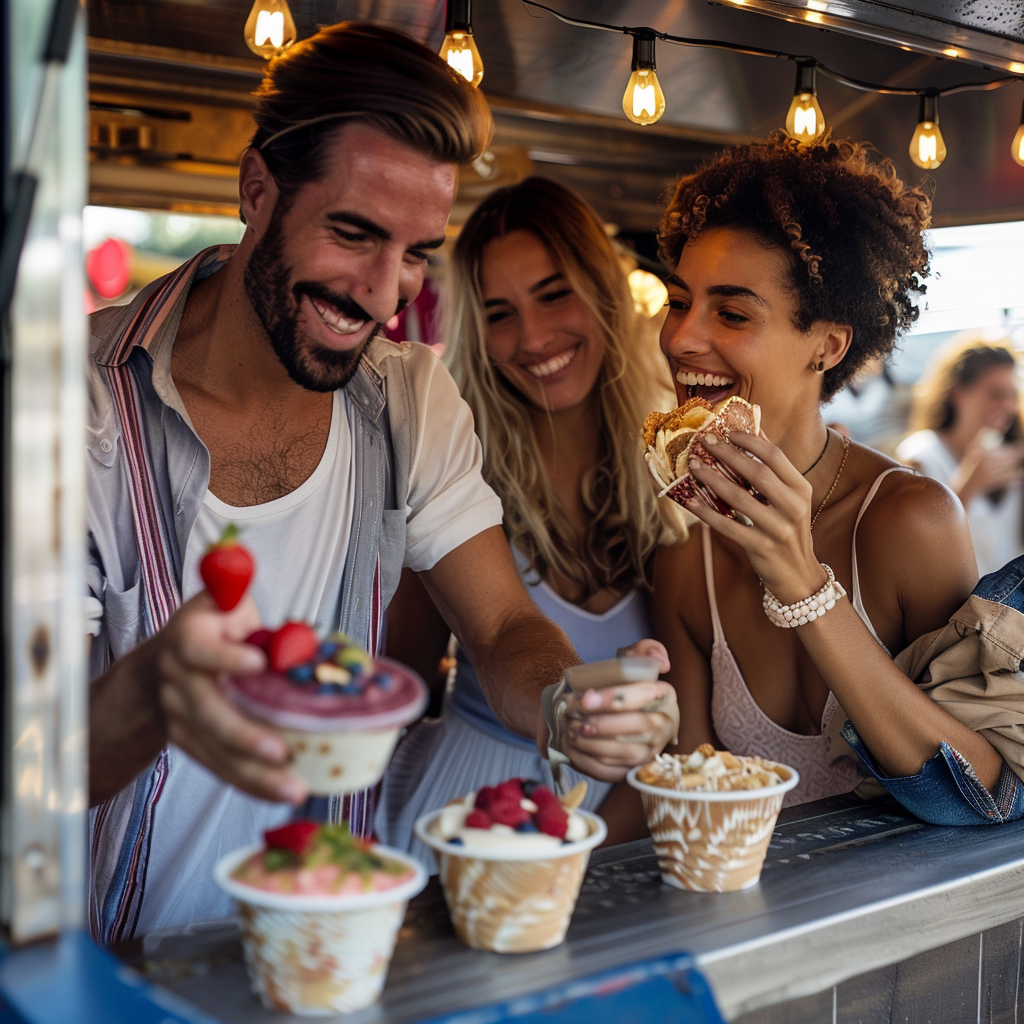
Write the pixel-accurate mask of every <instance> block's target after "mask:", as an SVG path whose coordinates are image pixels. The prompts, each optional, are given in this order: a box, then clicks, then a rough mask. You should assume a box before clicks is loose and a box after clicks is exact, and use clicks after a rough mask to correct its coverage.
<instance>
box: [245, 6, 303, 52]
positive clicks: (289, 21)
mask: <svg viewBox="0 0 1024 1024" xmlns="http://www.w3.org/2000/svg"><path fill="white" fill-rule="evenodd" d="M296 35H297V33H296V31H295V21H294V19H293V18H292V12H291V10H290V9H289V7H288V0H256V2H255V3H254V4H253V5H252V10H251V11H250V12H249V17H248V18H246V20H245V42H246V45H247V46H248V47H249V49H250V50H252V52H253V53H255V54H256V55H257V56H258V57H262V58H263V59H264V60H270V58H271V57H278V56H280V55H281V54H282V53H284V51H285V50H287V49H288V47H289V46H291V45H292V43H294V42H295V38H296Z"/></svg>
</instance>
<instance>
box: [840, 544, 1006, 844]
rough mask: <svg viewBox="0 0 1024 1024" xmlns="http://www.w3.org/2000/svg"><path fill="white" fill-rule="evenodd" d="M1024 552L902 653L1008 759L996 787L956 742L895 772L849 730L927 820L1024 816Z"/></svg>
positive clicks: (933, 692) (887, 782)
mask: <svg viewBox="0 0 1024 1024" xmlns="http://www.w3.org/2000/svg"><path fill="white" fill-rule="evenodd" d="M1022 659H1024V556H1020V557H1019V558H1015V559H1014V560H1013V561H1012V562H1009V563H1008V564H1007V565H1005V566H1004V567H1003V568H1002V569H1000V570H998V571H997V572H994V573H990V574H989V575H987V576H984V577H982V579H981V580H980V582H979V583H978V585H977V586H976V587H975V588H974V591H973V593H972V594H971V596H970V597H969V598H968V599H967V601H966V602H965V603H964V604H963V606H962V607H961V608H960V609H959V610H958V611H957V612H956V614H954V615H953V616H952V617H951V618H950V620H949V623H948V624H947V625H945V626H943V627H942V628H941V629H937V630H935V631H934V632H932V633H927V634H925V635H924V636H922V637H919V638H918V639H917V640H916V641H914V643H912V644H911V645H910V646H909V647H908V648H907V649H906V650H905V651H903V652H902V653H901V654H900V655H899V656H898V657H897V658H896V666H897V667H898V668H899V669H901V670H902V671H903V672H905V673H906V675H908V676H909V677H910V678H911V679H912V680H914V682H916V683H917V684H918V686H920V687H921V689H922V690H924V691H925V692H926V693H927V694H928V695H929V696H930V697H931V698H932V699H933V700H935V701H936V703H938V704H941V705H942V706H943V707H944V708H945V710H946V711H948V712H949V713H950V714H951V715H952V716H953V717H954V718H956V719H957V720H959V721H961V722H963V723H964V724H965V725H968V726H970V728H972V729H974V730H975V731H976V732H978V733H979V734H980V735H982V736H984V737H985V739H987V740H988V741H989V743H991V744H992V746H993V747H995V749H996V750H997V751H998V752H999V753H1000V755H1001V756H1002V758H1003V770H1002V773H1001V775H1000V778H999V783H998V786H997V788H996V791H995V792H994V793H989V791H988V790H987V789H986V788H985V787H984V786H983V785H982V784H981V783H980V782H979V781H978V778H977V776H976V775H975V774H974V770H973V768H972V767H971V765H970V763H969V762H968V761H967V760H966V759H965V758H964V757H963V756H962V755H961V754H960V753H959V752H958V751H957V750H956V749H955V748H953V747H951V746H950V745H949V744H948V743H943V744H942V746H941V747H940V749H939V751H938V753H936V754H935V756H934V757H932V758H931V759H929V760H928V761H926V762H925V764H924V765H923V767H922V769H921V771H920V772H919V773H918V774H917V775H911V776H906V777H903V778H893V777H891V776H889V775H886V773H885V772H884V771H882V769H881V768H880V767H879V766H878V765H877V764H876V763H875V760H874V758H873V757H872V756H871V753H870V751H868V749H867V748H866V747H865V745H864V743H863V741H862V740H861V739H860V737H859V736H858V735H857V731H856V729H854V727H853V725H852V724H851V723H850V722H846V723H845V725H844V726H843V727H842V731H841V735H842V737H843V739H845V740H846V741H847V743H849V745H850V746H851V747H852V748H853V750H854V751H855V752H856V753H857V755H858V756H859V757H860V759H861V761H862V762H863V763H864V765H865V767H866V768H867V770H868V771H869V772H870V774H871V775H872V776H874V778H876V779H877V780H878V781H879V782H880V783H881V784H882V786H883V787H884V788H885V789H886V790H888V792H889V793H890V794H891V795H892V796H894V797H895V798H896V799H897V800H899V802H900V803H902V804H903V805H904V806H905V807H906V808H907V809H908V810H909V811H912V812H913V813H914V814H916V815H917V816H918V817H919V818H922V819H923V820H924V821H930V822H933V823H935V824H940V825H972V824H984V823H989V824H998V823H1000V822H1003V821H1013V820H1015V819H1017V818H1020V817H1022V816H1024V781H1022V780H1024V671H1022V664H1021V663H1022Z"/></svg>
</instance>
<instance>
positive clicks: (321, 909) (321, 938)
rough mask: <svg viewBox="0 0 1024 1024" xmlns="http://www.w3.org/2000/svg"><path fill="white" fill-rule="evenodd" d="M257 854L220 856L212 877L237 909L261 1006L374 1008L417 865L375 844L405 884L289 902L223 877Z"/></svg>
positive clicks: (419, 870)
mask: <svg viewBox="0 0 1024 1024" xmlns="http://www.w3.org/2000/svg"><path fill="white" fill-rule="evenodd" d="M262 849H263V847H262V846H261V845H257V846H250V847H247V848H245V849H242V850H235V851H234V852H233V853H229V854H227V855H226V856H224V857H222V858H221V859H220V860H219V861H218V862H217V864H216V866H215V867H214V872H213V874H214V878H215V880H216V882H217V884H218V885H219V886H220V887H221V888H222V889H223V890H224V891H225V892H226V893H228V895H230V896H231V897H232V898H233V899H234V900H235V902H236V903H237V904H238V910H239V915H240V918H241V922H242V948H243V950H244V952H245V962H246V966H247V967H248V968H249V978H250V980H251V982H252V988H253V991H254V992H255V993H256V994H257V995H258V996H259V997H260V999H261V1000H262V1002H263V1005H264V1006H266V1007H267V1008H268V1009H271V1010H286V1011H288V1012H290V1013H295V1014H302V1015H304V1016H327V1015H331V1014H336V1013H346V1012H349V1011H351V1010H359V1009H362V1008H363V1007H364V1006H369V1005H370V1004H371V1003H374V1002H376V1000H377V999H378V997H379V996H380V993H381V989H382V988H383V987H384V977H385V975H386V974H387V971H388V964H389V963H390V962H391V953H392V951H393V950H394V947H395V937H396V936H397V934H398V929H399V926H400V925H401V923H402V918H403V917H404V916H405V905H406V903H407V902H408V901H409V900H410V899H411V898H412V897H413V896H415V895H416V894H417V893H418V892H419V891H420V890H421V889H422V888H423V886H424V885H426V883H427V873H426V871H425V870H424V869H423V866H422V865H421V864H420V863H419V862H418V861H416V860H414V859H413V858H412V857H410V856H409V855H408V854H406V853H400V852H399V851H398V850H392V849H390V848H389V847H386V846H379V847H377V848H376V849H377V850H378V851H379V852H380V853H381V855H382V856H386V857H389V858H391V859H392V860H396V861H399V862H401V863H402V864H404V865H407V866H408V867H409V868H410V869H411V870H412V871H413V876H412V877H411V878H410V879H409V880H408V881H406V882H402V883H401V884H399V885H397V886H395V887H394V888H391V889H385V890H382V891H379V892H378V891H375V892H368V893H359V894H354V895H353V894H349V895H342V896H330V895H326V896H317V895H302V896H295V895H290V894H288V893H276V892H267V891H265V890H263V889H256V888H254V887H253V886H251V885H245V884H243V883H242V882H238V881H236V880H235V879H233V878H232V877H231V873H232V872H233V871H234V870H235V868H237V867H238V866H239V865H240V864H241V863H242V862H243V861H244V860H246V858H248V857H251V856H252V855H253V854H254V853H258V852H259V851H260V850H262Z"/></svg>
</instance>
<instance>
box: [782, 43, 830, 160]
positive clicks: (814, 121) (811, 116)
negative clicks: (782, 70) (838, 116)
mask: <svg viewBox="0 0 1024 1024" xmlns="http://www.w3.org/2000/svg"><path fill="white" fill-rule="evenodd" d="M814 80H815V65H814V64H812V63H809V62H802V63H799V64H797V69H796V88H795V90H794V91H793V102H792V103H790V105H789V111H788V112H787V113H786V131H787V132H789V134H790V135H792V136H793V138H794V139H796V140H797V142H800V143H802V144H803V145H805V146H809V145H811V144H812V143H813V142H816V141H817V140H818V139H819V138H821V136H822V135H823V134H824V132H825V115H824V114H822V112H821V107H820V106H818V96H817V90H816V88H815V81H814Z"/></svg>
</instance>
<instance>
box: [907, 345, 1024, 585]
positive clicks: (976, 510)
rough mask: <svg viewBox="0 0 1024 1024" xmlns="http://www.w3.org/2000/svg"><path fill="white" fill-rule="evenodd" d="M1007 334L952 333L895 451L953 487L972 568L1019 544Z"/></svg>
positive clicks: (1017, 455) (1022, 492)
mask: <svg viewBox="0 0 1024 1024" xmlns="http://www.w3.org/2000/svg"><path fill="white" fill-rule="evenodd" d="M1017 377H1018V370H1017V357H1016V356H1015V355H1014V352H1013V349H1012V348H1011V346H1010V342H1009V339H1008V338H1007V339H1003V340H1002V341H995V340H986V339H985V338H983V337H981V336H979V335H978V334H977V333H975V332H973V331H968V332H965V333H964V334H958V335H957V336H956V337H955V338H953V339H952V340H951V341H950V342H949V344H947V345H945V346H943V347H942V348H941V349H939V351H938V352H936V354H935V356H934V357H933V359H932V360H931V361H930V362H929V364H928V366H927V367H926V369H925V373H924V376H923V377H922V379H921V382H920V384H919V385H918V387H917V389H916V392H915V395H914V407H913V410H912V412H911V425H912V426H913V428H914V433H913V434H911V435H910V436H909V437H907V438H905V439H904V440H903V441H902V442H901V443H900V445H899V447H898V448H897V449H896V458H897V459H899V460H900V461H901V462H905V463H907V465H909V466H913V467H914V469H916V470H918V472H921V473H924V474H925V476H930V477H932V478H933V479H935V480H941V481H942V482H943V483H944V484H948V485H949V487H951V488H952V489H953V492H954V493H955V494H956V496H957V497H958V498H959V499H960V500H961V501H962V502H963V504H964V508H965V509H966V510H967V522H968V525H969V526H970V529H971V539H972V540H973V541H974V555H975V557H976V558H977V560H978V571H979V572H980V573H981V574H982V575H985V574H986V573H990V572H995V571H996V569H998V568H1000V566H1002V565H1005V564H1006V563H1007V562H1009V561H1010V559H1011V558H1015V557H1016V556H1017V555H1019V554H1020V553H1021V552H1022V551H1024V543H1022V540H1024V536H1022V531H1024V489H1022V487H1021V481H1022V479H1024V465H1022V463H1024V447H1022V445H1021V438H1022V437H1024V424H1022V422H1021V396H1020V387H1019V384H1018V380H1017Z"/></svg>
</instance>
